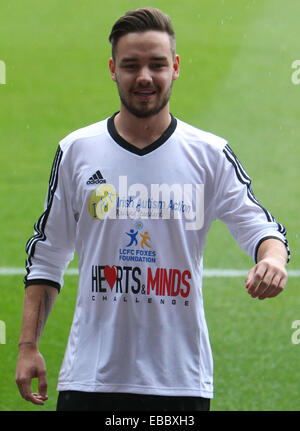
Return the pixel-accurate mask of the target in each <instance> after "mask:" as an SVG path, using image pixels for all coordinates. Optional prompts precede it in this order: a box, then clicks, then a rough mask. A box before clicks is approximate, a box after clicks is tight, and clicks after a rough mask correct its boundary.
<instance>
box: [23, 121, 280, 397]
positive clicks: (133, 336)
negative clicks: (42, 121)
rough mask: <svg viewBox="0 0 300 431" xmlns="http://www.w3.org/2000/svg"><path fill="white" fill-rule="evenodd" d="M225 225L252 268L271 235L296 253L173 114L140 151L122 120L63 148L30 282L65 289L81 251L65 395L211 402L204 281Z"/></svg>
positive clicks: (31, 244)
mask: <svg viewBox="0 0 300 431" xmlns="http://www.w3.org/2000/svg"><path fill="white" fill-rule="evenodd" d="M216 219H219V220H222V221H223V222H224V223H226V224H227V226H228V228H229V230H230V232H231V234H232V235H233V237H234V238H235V239H236V241H237V242H238V244H239V245H240V247H241V248H242V249H243V250H244V251H245V252H246V253H247V254H248V255H249V256H251V257H252V258H253V260H254V261H256V251H257V249H258V246H259V244H260V243H261V242H262V241H263V240H264V239H266V238H270V237H272V238H278V239H279V240H281V241H283V242H284V243H285V244H286V247H287V250H288V245H287V241H286V232H285V228H284V226H282V225H280V224H279V223H277V222H276V221H275V220H274V218H273V217H272V215H271V214H270V213H269V212H268V211H267V210H265V209H264V208H263V207H262V206H261V205H260V204H259V203H258V202H257V200H256V199H255V197H254V195H253V192H252V189H251V181H250V178H249V177H248V175H247V173H246V172H245V170H244V169H243V167H242V165H241V164H240V162H239V161H238V160H237V158H236V157H235V155H234V153H233V152H232V150H231V149H230V147H229V146H228V144H227V142H226V141H225V140H224V139H222V138H220V137H218V136H215V135H213V134H211V133H207V132H204V131H201V130H199V129H197V128H194V127H192V126H190V125H188V124H186V123H184V122H182V121H181V120H179V119H176V118H174V117H173V116H172V121H171V123H170V126H169V127H168V129H167V130H166V131H165V133H164V134H163V135H162V136H161V138H160V139H158V140H157V141H156V142H154V143H153V144H151V145H150V146H148V147H146V148H145V149H143V150H140V149H137V148H136V147H134V146H133V145H131V144H130V143H128V142H126V141H125V140H124V139H123V138H122V137H121V136H119V135H118V133H117V131H116V129H115V127H114V116H113V117H111V118H108V119H106V120H104V121H100V122H98V123H96V124H93V125H90V126H88V127H85V128H82V129H80V130H77V131H75V132H73V133H71V134H70V135H68V136H67V137H66V138H64V139H63V140H62V141H61V142H60V144H59V147H58V150H57V153H56V157H55V160H54V163H53V167H52V172H51V177H50V180H49V189H48V194H47V198H46V202H45V208H44V212H43V214H42V216H41V217H40V219H39V220H38V222H37V223H36V224H35V234H34V236H33V237H32V238H31V239H30V240H29V241H28V243H27V253H28V259H27V268H26V269H27V275H26V277H25V284H26V285H31V284H40V283H44V284H48V285H52V286H54V287H56V288H58V289H59V290H60V289H61V287H62V286H63V274H64V270H65V269H66V267H67V265H68V263H69V262H70V261H71V260H72V258H73V253H74V252H76V253H77V255H78V260H79V285H78V293H77V301H76V308H75V313H74V318H73V322H72V327H71V331H70V335H69V340H68V344H67V348H66V352H65V356H64V360H63V364H62V367H61V370H60V374H59V381H58V387H57V389H58V390H59V391H61V390H77V391H87V392H130V393H138V394H153V395H168V396H172V395H173V396H200V397H206V398H212V397H213V358H212V352H211V347H210V341H209V334H208V329H207V325H206V321H205V314H204V309H203V292H202V274H203V252H204V248H205V242H206V236H207V232H208V230H209V227H210V224H211V222H212V221H213V220H216Z"/></svg>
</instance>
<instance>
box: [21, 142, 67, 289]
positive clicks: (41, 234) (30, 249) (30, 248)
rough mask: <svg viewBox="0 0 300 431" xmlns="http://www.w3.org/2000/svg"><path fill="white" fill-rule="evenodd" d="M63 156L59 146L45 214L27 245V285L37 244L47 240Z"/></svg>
mask: <svg viewBox="0 0 300 431" xmlns="http://www.w3.org/2000/svg"><path fill="white" fill-rule="evenodd" d="M62 155H63V152H62V150H61V148H60V146H59V147H58V149H57V151H56V154H55V157H54V161H53V164H52V169H51V174H50V179H49V186H48V195H47V204H46V210H45V211H44V212H43V214H42V215H41V217H40V218H39V220H38V221H37V222H36V223H35V225H34V231H35V232H36V234H35V235H34V236H32V237H31V238H30V239H29V240H28V242H27V244H26V253H27V254H28V258H27V260H26V271H27V274H26V276H25V278H24V283H25V284H27V281H28V280H27V277H28V275H29V274H30V267H31V266H32V258H33V256H34V252H35V247H36V244H37V243H38V242H39V241H45V240H46V235H45V227H46V223H47V220H48V217H49V213H50V210H51V206H52V202H53V198H54V194H55V190H56V188H57V184H58V169H59V165H60V162H61V159H62Z"/></svg>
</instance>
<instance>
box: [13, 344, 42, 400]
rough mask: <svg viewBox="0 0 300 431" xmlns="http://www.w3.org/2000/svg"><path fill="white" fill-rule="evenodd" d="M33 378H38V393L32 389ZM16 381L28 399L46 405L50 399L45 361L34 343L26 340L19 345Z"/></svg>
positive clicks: (21, 392) (24, 396) (23, 395)
mask: <svg viewBox="0 0 300 431" xmlns="http://www.w3.org/2000/svg"><path fill="white" fill-rule="evenodd" d="M33 378H38V391H39V393H38V394H37V393H32V390H31V382H32V379H33ZM16 383H17V385H18V388H19V391H20V394H21V395H22V397H23V398H24V399H25V400H26V401H30V402H32V403H33V404H38V405H44V402H45V401H46V400H47V399H48V396H47V378H46V366H45V361H44V358H43V356H42V355H41V354H40V352H39V351H38V349H37V347H36V346H35V345H34V343H26V342H24V343H20V345H19V355H18V362H17V369H16Z"/></svg>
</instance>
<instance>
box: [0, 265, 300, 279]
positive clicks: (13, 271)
mask: <svg viewBox="0 0 300 431" xmlns="http://www.w3.org/2000/svg"><path fill="white" fill-rule="evenodd" d="M248 271H249V270H247V269H205V270H204V273H203V276H204V277H246V276H247V274H248ZM25 274H26V271H25V269H24V268H14V267H0V276H1V275H25ZM65 275H78V269H76V268H69V269H66V271H65ZM288 276H289V277H300V270H297V269H291V270H290V271H289V270H288Z"/></svg>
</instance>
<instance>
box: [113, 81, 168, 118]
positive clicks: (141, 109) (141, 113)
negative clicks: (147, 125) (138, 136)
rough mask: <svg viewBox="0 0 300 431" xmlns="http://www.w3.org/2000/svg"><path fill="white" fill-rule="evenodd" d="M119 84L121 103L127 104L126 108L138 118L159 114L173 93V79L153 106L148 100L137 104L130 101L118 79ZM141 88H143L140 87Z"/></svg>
mask: <svg viewBox="0 0 300 431" xmlns="http://www.w3.org/2000/svg"><path fill="white" fill-rule="evenodd" d="M117 85H118V92H119V97H120V100H121V103H122V104H123V105H124V106H125V108H126V109H127V110H128V111H129V112H130V113H131V114H132V115H134V116H135V117H137V118H149V117H152V116H154V115H157V114H158V113H159V112H160V111H161V110H162V109H163V108H164V107H165V106H166V105H167V103H168V102H169V100H170V97H171V93H172V87H173V80H172V81H171V84H170V86H169V88H168V90H167V91H166V92H165V93H164V94H162V95H161V97H160V98H159V100H158V101H157V103H156V104H155V105H154V106H152V107H151V108H150V107H149V106H148V105H149V103H148V102H147V101H145V102H140V103H139V105H138V106H135V105H134V104H133V103H131V102H130V100H129V97H126V95H125V94H124V91H123V90H122V88H121V86H120V85H119V82H118V81H117ZM139 89H140V90H142V89H143V88H142V87H140V88H139ZM156 94H157V93H156Z"/></svg>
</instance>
